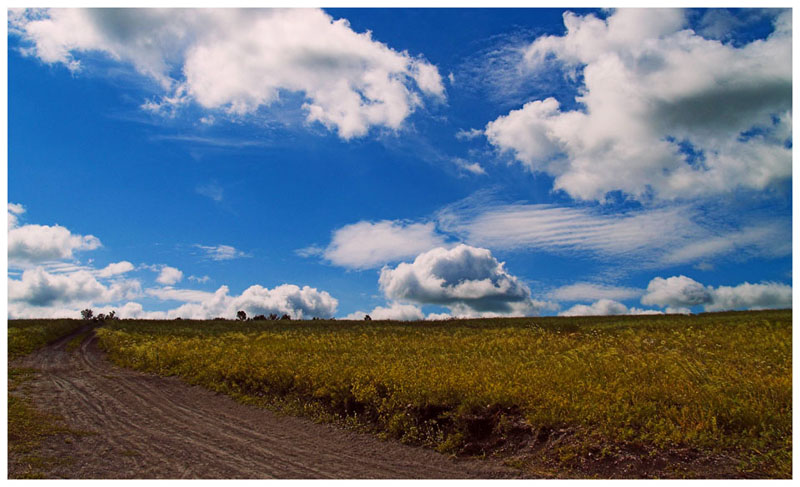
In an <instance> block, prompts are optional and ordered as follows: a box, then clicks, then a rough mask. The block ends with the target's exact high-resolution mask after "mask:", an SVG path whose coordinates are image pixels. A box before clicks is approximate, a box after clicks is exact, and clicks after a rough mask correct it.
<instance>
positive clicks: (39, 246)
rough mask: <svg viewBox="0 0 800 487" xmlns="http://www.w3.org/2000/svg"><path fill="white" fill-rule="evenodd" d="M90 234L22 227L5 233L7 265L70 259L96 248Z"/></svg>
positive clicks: (96, 242) (96, 241)
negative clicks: (79, 253)
mask: <svg viewBox="0 0 800 487" xmlns="http://www.w3.org/2000/svg"><path fill="white" fill-rule="evenodd" d="M100 245H101V244H100V239H98V238H97V237H95V236H94V235H75V234H73V233H71V232H70V231H69V230H67V229H66V228H64V227H62V226H60V225H53V226H48V225H23V226H18V227H14V228H11V229H10V230H9V231H8V264H9V267H19V266H24V265H28V264H36V263H40V262H45V261H49V260H60V259H71V258H72V253H73V252H75V251H81V250H93V249H96V248H98V247H100Z"/></svg>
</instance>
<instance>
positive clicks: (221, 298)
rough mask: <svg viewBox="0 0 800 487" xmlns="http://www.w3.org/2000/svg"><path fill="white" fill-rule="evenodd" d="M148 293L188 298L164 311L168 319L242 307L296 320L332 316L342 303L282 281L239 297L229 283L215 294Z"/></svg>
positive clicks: (252, 312) (231, 311)
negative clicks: (232, 293) (270, 287)
mask: <svg viewBox="0 0 800 487" xmlns="http://www.w3.org/2000/svg"><path fill="white" fill-rule="evenodd" d="M147 293H148V294H150V295H151V296H155V297H157V298H159V299H163V300H178V301H185V304H183V305H181V306H179V307H177V308H174V309H170V310H168V311H166V312H164V313H165V314H164V316H165V317H166V318H168V319H172V318H178V317H180V318H185V319H198V320H200V319H210V318H215V317H217V316H222V317H227V318H231V317H235V316H236V312H237V311H240V310H241V311H245V312H246V313H247V314H248V315H249V316H255V315H260V314H263V315H269V314H271V313H275V314H277V315H283V314H288V315H289V316H291V317H292V318H295V319H310V318H313V317H320V318H330V317H331V316H333V315H334V314H335V313H336V308H337V306H338V305H339V301H338V300H337V299H336V298H334V297H332V296H331V295H330V294H329V293H327V292H326V291H319V290H317V289H316V288H312V287H309V286H303V287H302V288H301V287H299V286H296V285H294V284H282V285H280V286H276V287H275V288H273V289H269V288H265V287H263V286H260V285H254V286H250V287H248V288H247V289H245V290H244V291H243V292H242V294H240V295H238V296H231V295H229V294H228V293H229V289H228V286H221V287H220V288H219V289H217V290H216V291H215V292H213V293H210V292H205V291H195V290H189V289H174V288H160V289H148V290H147Z"/></svg>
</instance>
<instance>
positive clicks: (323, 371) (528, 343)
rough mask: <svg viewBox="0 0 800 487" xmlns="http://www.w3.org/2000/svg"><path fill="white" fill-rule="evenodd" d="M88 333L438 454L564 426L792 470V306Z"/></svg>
mask: <svg viewBox="0 0 800 487" xmlns="http://www.w3.org/2000/svg"><path fill="white" fill-rule="evenodd" d="M98 335H99V337H100V341H101V345H102V346H103V347H104V348H106V349H107V350H108V351H109V352H110V355H111V357H112V359H113V360H114V361H116V362H117V363H119V364H120V365H124V366H128V367H133V368H137V369H140V370H144V371H149V372H155V373H158V374H162V375H179V376H182V377H184V378H185V379H187V380H188V381H190V382H193V383H198V384H202V385H204V386H206V387H209V388H211V389H215V390H218V391H221V392H226V393H230V394H233V395H237V396H239V397H245V398H266V400H272V401H278V402H280V401H281V400H283V399H286V398H290V399H294V400H295V401H296V403H302V404H306V405H307V407H308V409H309V411H312V413H313V412H316V414H321V412H324V413H325V414H328V415H333V416H336V417H338V418H339V419H342V418H349V420H352V421H354V422H358V423H361V424H370V425H372V426H373V427H374V429H375V430H376V431H378V432H380V433H382V434H383V435H385V436H389V437H394V438H398V439H401V440H403V441H407V442H413V443H421V444H426V445H429V446H433V447H436V448H438V449H440V450H444V451H458V450H461V449H463V448H465V447H467V449H469V447H470V445H475V444H486V442H487V441H489V440H491V439H497V438H501V439H502V438H504V437H505V436H510V435H512V434H513V433H514V431H515V430H519V429H520V428H522V429H524V430H525V431H527V432H529V433H530V434H541V433H542V432H545V434H546V432H548V431H553V430H556V429H559V428H561V429H563V428H573V429H574V430H576V431H578V432H579V434H580V435H583V436H584V437H585V441H586V442H589V443H591V442H597V443H598V444H600V443H603V444H608V443H615V444H641V445H649V446H652V447H656V448H670V447H681V446H684V447H692V448H699V449H703V450H719V449H725V450H726V451H732V452H739V453H740V454H741V455H740V456H741V457H742V458H749V459H750V460H748V461H750V462H751V463H753V462H755V464H756V465H755V466H753V465H751V466H750V467H747V468H750V469H754V470H756V471H761V474H763V475H767V476H786V475H790V472H791V311H765V312H746V313H717V314H704V315H699V316H686V317H684V316H654V317H651V316H648V317H606V318H597V317H592V318H571V319H565V318H519V319H492V320H465V321H448V322H433V323H398V322H376V321H373V322H371V323H363V322H342V321H332V322H324V321H322V322H319V321H315V322H290V323H285V322H244V323H239V322H231V321H221V322H190V321H180V322H175V321H170V322H135V321H120V322H115V323H112V324H109V325H107V326H105V327H104V328H102V329H100V330H99V331H98ZM282 398H283V399H282ZM537 432H538V433H537ZM481 442H483V443H481Z"/></svg>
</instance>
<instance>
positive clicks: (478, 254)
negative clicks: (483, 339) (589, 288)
mask: <svg viewBox="0 0 800 487" xmlns="http://www.w3.org/2000/svg"><path fill="white" fill-rule="evenodd" d="M379 284H380V288H381V290H382V291H383V293H384V294H385V295H386V297H387V298H388V299H391V300H396V301H410V302H415V303H419V304H437V305H443V306H447V307H449V308H450V309H451V310H452V311H453V314H455V315H459V316H462V315H476V314H478V315H483V314H487V313H489V314H493V315H499V314H503V315H509V314H513V315H524V314H535V313H537V312H538V311H539V310H541V309H542V308H543V307H545V306H546V305H547V303H543V302H540V301H535V300H533V299H532V298H531V292H530V289H529V288H528V287H527V286H526V285H525V284H523V283H522V282H520V281H519V279H517V278H516V277H514V276H512V275H511V274H509V273H508V272H507V271H506V270H505V267H504V264H503V263H502V262H498V261H497V259H495V258H494V257H493V256H492V254H491V252H490V251H489V250H487V249H481V248H475V247H470V246H467V245H463V244H461V245H458V246H456V247H454V248H452V249H449V250H448V249H446V248H443V247H439V248H435V249H432V250H430V251H428V252H425V253H422V254H420V255H418V256H417V258H416V259H414V262H413V263H405V262H404V263H401V264H399V265H398V266H397V267H396V268H394V269H392V268H389V267H384V268H383V269H382V270H381V275H380V279H379Z"/></svg>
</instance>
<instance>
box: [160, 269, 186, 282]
mask: <svg viewBox="0 0 800 487" xmlns="http://www.w3.org/2000/svg"><path fill="white" fill-rule="evenodd" d="M181 279H183V272H182V271H180V270H179V269H176V268H175V267H170V266H168V265H165V266H163V267H161V271H160V272H159V274H158V277H156V282H158V283H161V284H168V285H169V284H175V283H176V282H180V280H181Z"/></svg>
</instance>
